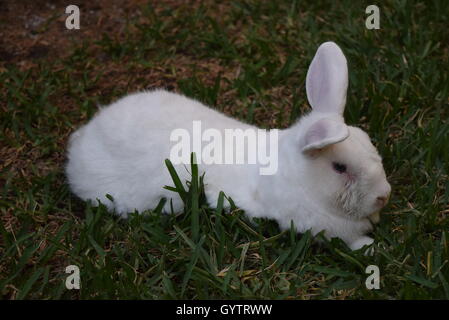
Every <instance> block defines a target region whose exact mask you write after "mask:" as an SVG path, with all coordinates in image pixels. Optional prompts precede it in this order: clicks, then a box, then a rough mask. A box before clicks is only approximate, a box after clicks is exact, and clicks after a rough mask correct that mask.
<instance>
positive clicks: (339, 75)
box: [67, 43, 390, 249]
mask: <svg viewBox="0 0 449 320" xmlns="http://www.w3.org/2000/svg"><path fill="white" fill-rule="evenodd" d="M322 47H323V49H321V52H322V53H321V55H319V52H320V51H318V53H317V55H316V57H315V59H314V62H312V66H311V67H310V69H309V74H308V78H307V93H308V98H309V101H310V102H311V104H312V106H313V108H314V110H313V111H312V112H311V113H309V114H308V115H306V116H304V117H302V118H301V119H300V121H299V122H298V123H297V124H295V125H294V126H292V127H290V128H288V129H285V130H280V132H279V142H278V146H279V163H278V170H277V172H276V173H275V174H273V175H260V171H259V169H260V165H258V164H254V165H250V164H208V165H206V164H202V163H200V164H199V170H200V174H202V173H205V176H204V183H205V192H206V197H207V200H208V202H209V203H210V204H211V205H215V204H216V203H217V199H218V195H219V192H220V191H224V192H225V194H226V195H227V196H229V197H231V198H232V199H233V201H234V202H235V203H236V204H237V205H238V206H239V207H241V208H242V209H244V210H245V213H246V214H248V215H249V216H250V217H266V218H271V219H275V220H276V221H278V223H279V225H280V227H281V228H283V229H285V228H289V227H290V225H291V222H292V221H293V223H294V225H295V227H296V228H297V230H298V231H299V232H303V231H306V230H308V229H311V230H312V232H313V233H318V232H320V231H322V230H325V235H326V236H327V237H329V238H331V237H340V238H341V239H343V240H344V241H345V242H346V243H347V244H348V245H349V246H350V247H351V248H352V249H358V248H360V247H362V246H363V245H365V244H370V243H371V242H372V239H371V238H369V237H366V236H364V234H365V233H366V232H367V231H369V230H370V229H371V222H370V220H369V219H370V217H371V216H373V215H374V214H376V212H377V211H378V210H380V208H381V207H382V206H383V205H384V204H385V202H386V199H387V198H388V194H389V192H390V186H389V184H388V183H387V182H386V179H385V173H384V171H383V167H382V163H381V158H380V157H379V155H378V154H377V151H376V149H375V148H374V146H372V144H371V142H370V140H369V137H368V136H367V135H366V133H364V132H363V131H361V130H360V129H358V128H354V127H349V126H346V125H345V124H344V119H343V117H342V114H343V109H344V103H345V99H346V87H347V79H346V83H345V77H347V73H346V74H345V72H344V71H345V69H344V68H346V60H345V59H344V56H343V60H344V61H343V60H341V59H342V58H341V56H342V53H341V51H340V49H339V48H338V47H337V46H336V45H335V44H333V43H327V44H324V45H323V46H322ZM335 47H336V48H335ZM320 48H321V47H320ZM340 54H341V55H340ZM332 55H334V56H335V55H336V58H335V57H331V58H329V56H332ZM329 59H330V60H329ZM335 59H336V60H337V61H336V62H335V63H336V65H337V67H335V68H331V69H329V64H330V63H331V62H334V60H335ZM315 60H316V62H315ZM321 60H324V61H325V62H326V63H323V62H322V61H321ZM331 60H332V61H331ZM343 62H344V68H343V67H342V66H341V65H342V63H343ZM314 64H315V66H314ZM317 65H318V67H317ZM338 67H341V70H340V69H338ZM320 68H323V69H320ZM326 72H327V73H328V74H326ZM320 76H321V77H325V79H324V80H323V79H320V78H319V77H320ZM335 78H336V79H337V80H338V81H340V82H341V83H339V84H338V85H336V86H334V85H332V86H331V85H330V83H327V82H329V81H335ZM326 81H327V82H326ZM323 83H324V85H323ZM323 88H324V89H327V91H326V92H324V93H323ZM342 91H344V94H343V93H342ZM197 120H198V121H201V125H202V129H203V130H205V129H208V128H213V129H216V130H219V131H220V132H224V131H225V130H226V129H243V130H246V129H251V130H256V129H257V128H256V127H254V126H251V125H248V124H245V123H242V122H240V121H237V120H234V119H231V118H229V117H227V116H225V115H223V114H221V113H219V112H217V111H214V110H212V109H210V108H208V107H206V106H204V105H202V104H201V103H199V102H197V101H195V100H192V99H189V98H187V97H184V96H181V95H178V94H174V93H169V92H167V91H163V90H156V91H152V92H143V93H137V94H132V95H129V96H127V97H125V98H122V99H120V100H118V101H117V102H115V103H113V104H112V105H110V106H108V107H105V108H103V109H101V111H100V112H99V114H98V115H97V116H95V117H94V118H93V119H92V120H91V121H90V122H89V123H88V124H87V125H85V126H84V127H82V128H80V129H79V130H78V131H76V132H75V133H74V134H73V135H72V137H71V138H70V146H69V153H68V159H69V161H68V165H67V176H68V179H69V183H70V186H71V188H72V190H73V191H74V193H75V194H77V195H78V196H79V197H80V198H82V199H85V200H88V199H90V200H95V199H99V200H100V201H101V202H102V203H104V204H106V205H107V206H108V207H109V208H110V209H114V210H115V211H116V212H117V213H119V214H120V215H122V216H126V215H127V213H129V212H132V211H134V209H137V210H139V211H143V210H146V209H153V208H155V207H156V206H157V204H158V203H159V201H160V199H161V198H167V199H171V200H172V204H173V208H174V210H175V211H181V210H182V205H183V204H182V202H181V200H180V199H179V198H178V197H177V196H176V194H175V193H173V192H171V191H168V190H166V189H163V186H165V185H172V184H173V183H172V179H171V177H170V175H169V173H168V170H167V169H166V167H165V164H164V160H165V159H167V158H170V150H171V148H172V147H173V144H172V143H171V142H170V135H171V133H172V132H173V131H174V130H176V129H180V128H182V129H186V130H187V131H188V132H190V133H192V123H193V122H194V121H197ZM348 154H350V156H348ZM341 163H344V164H341ZM336 164H338V165H336ZM186 167H188V166H185V165H182V164H179V165H175V169H176V171H177V173H178V174H179V176H180V178H181V180H182V181H183V182H184V183H185V181H186V180H190V174H189V173H188V171H187V168H186ZM343 167H344V170H343V169H342V168H343ZM346 167H348V168H351V171H349V170H348V172H346ZM336 170H337V171H336ZM106 194H109V195H111V196H112V197H113V198H114V201H113V202H111V201H110V200H109V199H107V198H106ZM380 198H382V199H383V200H382V201H381V203H380V202H379V201H380V200H379V199H380ZM166 211H169V201H168V202H167V204H166Z"/></svg>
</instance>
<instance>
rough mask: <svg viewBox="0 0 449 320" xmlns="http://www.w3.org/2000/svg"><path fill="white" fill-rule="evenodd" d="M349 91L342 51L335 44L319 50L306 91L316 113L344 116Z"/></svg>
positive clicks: (346, 68)
mask: <svg viewBox="0 0 449 320" xmlns="http://www.w3.org/2000/svg"><path fill="white" fill-rule="evenodd" d="M347 89H348V66H347V64H346V58H345V56H344V54H343V52H342V51H341V49H340V48H339V47H338V46H337V45H336V44H335V43H334V42H325V43H323V44H321V46H320V47H319V48H318V50H317V52H316V54H315V57H314V58H313V60H312V63H311V64H310V67H309V71H307V78H306V91H307V99H308V100H309V104H310V105H311V106H312V108H313V110H314V111H319V112H332V113H338V114H340V115H343V111H344V110H345V104H346V91H347Z"/></svg>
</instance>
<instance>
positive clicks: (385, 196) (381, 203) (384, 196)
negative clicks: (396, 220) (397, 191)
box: [376, 183, 391, 208]
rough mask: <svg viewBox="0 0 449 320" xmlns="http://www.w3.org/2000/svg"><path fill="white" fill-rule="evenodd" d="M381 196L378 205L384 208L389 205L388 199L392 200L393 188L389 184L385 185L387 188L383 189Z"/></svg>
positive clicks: (377, 200) (378, 198) (377, 201)
mask: <svg viewBox="0 0 449 320" xmlns="http://www.w3.org/2000/svg"><path fill="white" fill-rule="evenodd" d="M383 189H384V190H382V192H381V193H380V195H379V196H378V197H377V198H376V204H377V205H378V206H379V207H380V208H383V207H385V205H386V204H387V203H388V199H390V192H391V186H390V184H389V183H386V184H385V187H384V188H383Z"/></svg>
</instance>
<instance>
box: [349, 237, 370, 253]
mask: <svg viewBox="0 0 449 320" xmlns="http://www.w3.org/2000/svg"><path fill="white" fill-rule="evenodd" d="M373 242H374V239H373V238H370V237H361V238H359V239H357V240H355V241H353V242H352V243H350V244H349V248H351V250H358V249H361V248H363V247H364V246H369V245H371V244H373ZM373 253H374V250H373V248H372V247H371V248H368V249H367V250H366V251H365V255H369V256H371V255H373Z"/></svg>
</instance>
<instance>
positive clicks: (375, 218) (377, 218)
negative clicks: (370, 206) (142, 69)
mask: <svg viewBox="0 0 449 320" xmlns="http://www.w3.org/2000/svg"><path fill="white" fill-rule="evenodd" d="M368 219H369V221H371V223H372V224H378V223H379V222H380V210H379V211H376V212H374V213H372V214H371V215H369V216H368Z"/></svg>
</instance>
